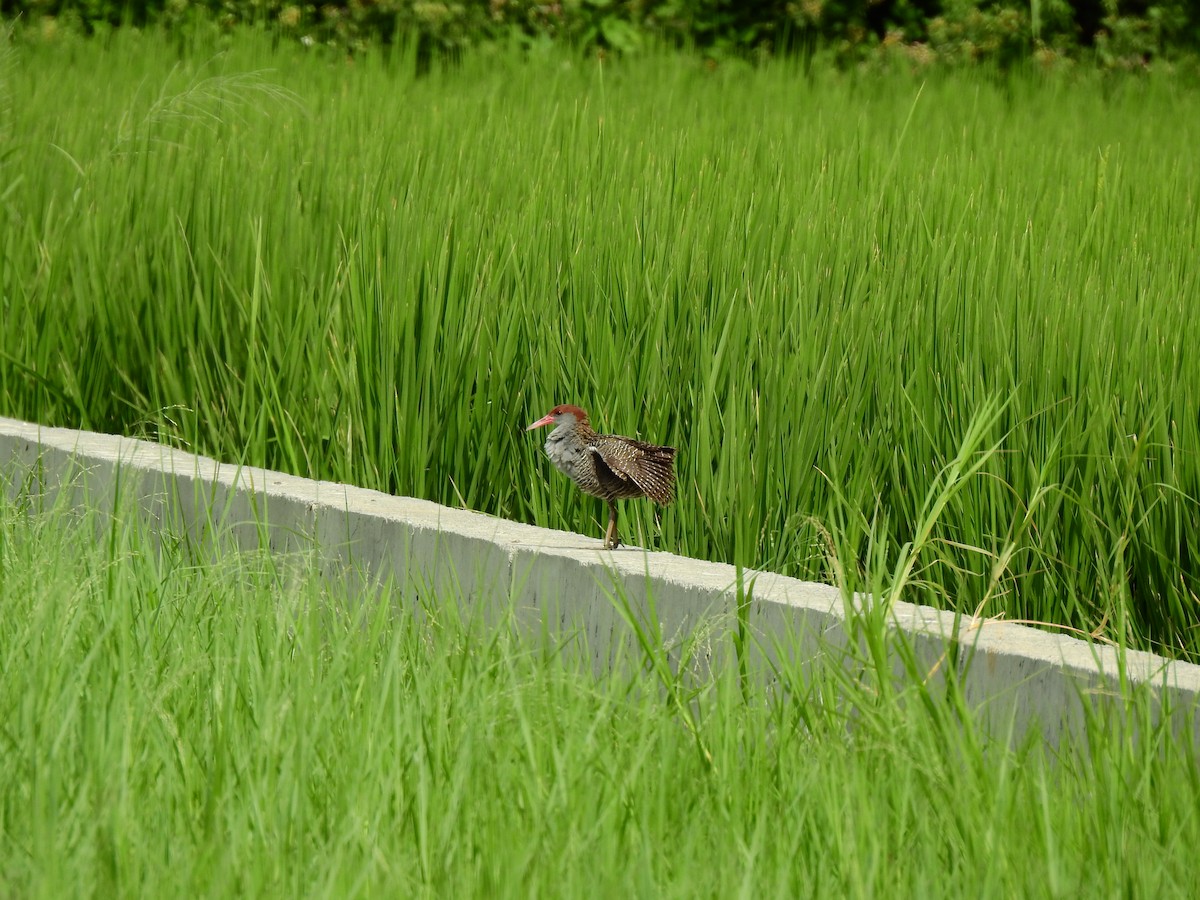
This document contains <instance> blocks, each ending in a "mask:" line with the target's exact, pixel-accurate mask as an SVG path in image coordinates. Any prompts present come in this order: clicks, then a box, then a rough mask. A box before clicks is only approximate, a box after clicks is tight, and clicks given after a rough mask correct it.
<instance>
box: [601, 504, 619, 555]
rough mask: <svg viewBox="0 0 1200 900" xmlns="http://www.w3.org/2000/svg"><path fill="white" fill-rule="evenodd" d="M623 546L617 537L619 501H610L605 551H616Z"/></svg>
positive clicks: (605, 534)
mask: <svg viewBox="0 0 1200 900" xmlns="http://www.w3.org/2000/svg"><path fill="white" fill-rule="evenodd" d="M620 546H621V541H620V539H619V538H618V537H617V501H616V500H609V501H608V531H606V532H605V533H604V549H605V550H616V549H617V548H618V547H620Z"/></svg>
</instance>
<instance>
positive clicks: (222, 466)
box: [0, 418, 1200, 745]
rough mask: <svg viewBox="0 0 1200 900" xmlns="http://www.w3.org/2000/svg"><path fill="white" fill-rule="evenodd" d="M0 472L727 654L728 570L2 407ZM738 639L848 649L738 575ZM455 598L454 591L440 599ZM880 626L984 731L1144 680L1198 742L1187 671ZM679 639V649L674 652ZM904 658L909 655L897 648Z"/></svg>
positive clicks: (679, 659) (1047, 636) (984, 633)
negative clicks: (31, 420)
mask: <svg viewBox="0 0 1200 900" xmlns="http://www.w3.org/2000/svg"><path fill="white" fill-rule="evenodd" d="M0 483H3V485H4V490H5V492H6V494H8V495H9V496H10V497H13V496H18V495H25V496H37V497H42V498H47V499H50V498H60V499H61V498H62V495H63V492H68V493H69V497H67V498H66V499H67V502H69V503H70V504H71V505H74V506H82V505H87V506H90V507H94V508H97V509H99V510H101V511H113V510H117V509H121V508H124V507H123V506H122V504H132V507H133V508H135V509H137V510H138V511H139V513H140V514H141V515H143V516H146V517H149V520H150V521H151V522H152V523H153V524H154V526H155V527H159V528H168V529H182V530H184V531H186V532H187V533H188V534H189V535H190V536H191V537H192V538H194V539H195V540H197V541H201V542H203V541H212V540H217V539H222V540H226V539H232V540H233V541H234V542H235V543H236V544H237V545H238V546H240V547H243V548H247V549H250V548H257V547H261V546H263V545H264V544H266V545H267V546H269V547H270V548H272V549H273V550H275V551H278V552H293V551H294V552H304V553H311V552H313V550H314V548H315V550H316V552H317V553H318V554H319V556H320V559H321V561H322V565H323V566H328V567H329V571H330V572H332V573H333V575H334V576H335V577H342V576H347V577H351V578H363V577H365V578H374V577H384V576H387V575H388V574H391V575H393V576H394V577H395V578H396V579H397V581H398V582H402V583H403V584H405V585H407V586H408V587H409V588H410V589H411V590H412V591H417V592H421V591H426V590H427V591H431V592H433V595H434V596H461V598H462V600H463V602H464V603H465V604H467V605H468V606H469V607H471V608H472V609H473V610H474V611H477V612H479V613H481V614H483V615H496V614H499V615H514V614H515V620H516V622H517V623H518V626H519V627H521V628H523V629H528V630H530V631H531V632H533V633H541V632H545V633H551V634H554V635H556V636H561V635H570V634H577V635H582V636H583V637H584V638H585V640H584V641H583V643H582V646H584V647H586V648H587V651H588V652H590V653H591V654H593V660H594V665H595V666H596V668H597V669H598V670H602V669H604V668H606V667H608V666H610V665H613V664H614V661H615V660H616V659H617V658H618V657H619V656H620V655H621V654H622V653H625V652H627V651H628V648H629V646H630V644H631V635H630V627H629V623H628V622H627V621H626V619H625V618H624V617H623V615H622V611H621V609H620V605H619V603H614V600H613V598H614V597H615V596H617V595H618V594H622V595H623V596H624V597H625V598H627V600H628V603H629V611H630V612H631V613H632V614H633V615H634V616H635V618H636V617H645V616H646V614H647V612H648V611H649V610H651V609H652V610H653V613H654V616H653V621H650V620H648V619H644V618H643V621H649V622H650V624H651V625H654V624H657V625H659V626H660V627H661V633H662V634H663V636H664V637H665V638H666V639H667V641H668V645H669V646H671V647H672V648H673V660H674V662H675V663H676V664H686V665H688V666H691V667H694V668H695V669H696V670H697V672H698V674H700V675H703V673H704V671H705V670H707V669H709V668H711V667H714V666H719V665H725V664H728V663H729V662H730V661H731V659H732V657H733V654H734V651H733V641H732V640H731V639H730V635H731V634H732V633H733V632H734V630H735V629H736V623H737V602H738V601H737V594H736V590H735V584H736V578H737V573H736V570H735V569H734V568H733V567H732V566H728V565H723V564H719V563H710V562H704V561H700V560H694V559H687V558H684V557H679V556H674V555H672V554H668V553H647V552H644V551H641V550H637V549H622V550H618V551H614V552H609V551H604V550H601V549H600V540H599V538H591V537H583V536H580V535H576V534H570V533H567V532H561V531H551V530H549V529H545V528H536V527H533V526H530V525H522V524H518V523H515V522H509V521H506V520H503V519H496V518H492V517H490V516H485V515H482V514H479V513H473V512H467V511H464V510H457V509H451V508H448V507H443V506H438V505H437V504H434V503H430V502H427V501H424V500H414V499H411V498H406V497H393V496H390V495H387V494H381V493H379V492H376V491H369V490H364V489H362V488H356V487H351V486H348V485H343V484H335V483H331V482H324V481H312V480H309V479H306V478H298V477H295V476H292V475H285V474H283V473H280V472H272V471H269V470H266V469H259V468H253V467H243V466H236V465H231V464H227V463H218V462H215V461H214V460H211V459H207V458H205V457H202V456H195V455H192V454H189V453H184V452H182V451H179V450H172V449H170V448H168V447H163V446H160V445H158V444H153V443H148V442H145V441H137V440H131V439H128V438H122V437H116V436H112V435H102V434H93V433H90V432H80V431H72V430H68V429H59V428H44V427H41V426H38V425H31V424H28V423H25V422H19V421H15V420H12V419H5V418H0ZM745 580H746V581H747V582H748V583H749V584H751V585H752V595H751V598H750V601H749V608H748V618H747V622H748V627H749V633H750V634H751V635H752V636H753V638H754V640H753V641H752V650H751V652H750V654H749V666H750V668H751V670H752V671H755V672H757V673H759V674H760V675H761V676H762V677H766V678H770V677H771V674H772V672H773V671H774V668H773V667H774V666H775V665H777V664H778V663H780V662H784V661H787V662H789V663H790V664H791V665H797V666H800V667H801V668H804V667H805V666H806V664H807V663H808V662H810V661H812V660H814V659H816V658H817V657H818V656H819V655H820V654H826V653H829V652H831V651H836V650H837V648H842V647H846V646H847V645H848V644H850V643H851V642H856V641H857V637H856V635H857V634H858V630H857V627H856V621H855V613H854V612H853V611H852V610H850V609H849V608H848V605H847V604H846V602H845V601H844V599H843V598H842V596H841V594H840V593H839V592H838V591H837V590H836V589H835V588H832V587H829V586H827V585H822V584H812V583H809V582H802V581H798V580H796V579H792V578H785V577H783V576H781V575H776V574H772V573H767V572H749V571H747V572H746V573H745ZM451 591H453V592H454V593H453V594H451V593H449V592H451ZM888 615H889V621H888V625H889V627H890V628H891V629H893V631H894V633H895V635H896V636H898V637H900V638H902V640H901V641H900V642H899V646H901V647H903V648H906V649H905V653H897V654H896V659H895V661H894V671H895V673H896V675H897V676H898V677H901V678H903V677H911V675H912V673H913V672H914V671H915V672H918V673H919V674H920V675H921V677H923V678H927V679H929V680H930V681H931V682H932V683H934V684H939V683H942V680H943V679H944V678H945V676H946V675H947V673H949V672H955V673H956V674H957V675H958V679H959V684H960V686H961V688H962V691H963V695H964V698H965V700H966V702H967V704H968V705H969V706H970V707H972V708H973V709H977V710H978V711H979V712H980V713H981V715H982V718H983V722H984V724H985V727H987V728H988V729H989V730H990V731H991V732H992V733H993V734H996V735H997V736H1001V737H1005V736H1007V737H1011V738H1012V739H1020V738H1021V737H1022V736H1024V735H1025V734H1026V733H1027V732H1028V731H1029V729H1031V728H1032V729H1038V730H1040V731H1041V732H1042V734H1043V735H1044V737H1045V739H1046V740H1047V741H1048V742H1050V743H1051V744H1055V745H1056V744H1057V743H1058V741H1059V740H1060V738H1061V737H1063V736H1064V735H1065V734H1068V733H1070V734H1074V735H1076V736H1082V735H1083V734H1084V732H1085V723H1086V712H1087V711H1086V706H1087V705H1088V704H1096V703H1104V702H1107V698H1111V697H1120V696H1121V692H1122V690H1125V689H1128V688H1130V687H1133V688H1138V689H1144V690H1147V691H1150V692H1151V693H1152V694H1153V695H1154V696H1155V697H1156V698H1157V699H1158V701H1159V704H1160V705H1159V707H1158V708H1159V710H1160V713H1161V714H1165V715H1169V716H1170V717H1172V719H1173V720H1174V723H1173V726H1174V727H1175V729H1176V730H1179V729H1187V730H1189V731H1190V732H1191V736H1192V738H1193V739H1194V740H1195V741H1196V742H1197V744H1198V745H1200V715H1195V713H1196V711H1197V710H1196V707H1197V703H1198V701H1200V666H1195V665H1191V664H1187V663H1180V662H1173V661H1170V660H1167V659H1164V658H1162V657H1159V656H1155V655H1153V654H1150V653H1143V652H1138V651H1123V652H1122V651H1118V650H1116V649H1114V648H1112V647H1108V646H1103V645H1098V644H1091V643H1088V642H1085V641H1081V640H1077V639H1074V638H1070V637H1066V636H1063V635H1060V634H1052V633H1047V632H1042V631H1038V630H1035V629H1032V628H1027V627H1023V626H1020V625H1013V624H1007V623H1003V622H995V621H986V620H978V619H972V618H970V617H966V616H960V617H956V616H955V615H954V614H952V613H946V612H942V611H939V610H936V609H932V608H930V607H923V606H913V605H911V604H905V603H901V604H898V605H897V606H896V608H895V609H893V610H892V611H891V612H890V613H889V614H888ZM685 646H686V647H687V649H688V650H689V651H690V653H689V654H688V655H687V656H686V658H685V654H684V648H685ZM905 655H907V660H908V661H907V663H906V662H905V659H904V658H903V657H904V656H905Z"/></svg>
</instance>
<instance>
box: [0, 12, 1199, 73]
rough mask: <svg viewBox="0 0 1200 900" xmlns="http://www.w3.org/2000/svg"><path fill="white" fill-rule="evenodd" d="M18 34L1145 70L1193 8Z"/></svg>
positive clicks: (356, 22)
mask: <svg viewBox="0 0 1200 900" xmlns="http://www.w3.org/2000/svg"><path fill="white" fill-rule="evenodd" d="M0 11H2V13H3V16H4V17H5V18H6V19H8V20H10V21H16V22H17V23H18V27H19V28H21V29H22V30H25V31H28V32H32V33H33V34H35V35H36V34H41V35H42V36H46V37H52V36H55V35H57V34H60V33H63V32H67V33H85V34H95V33H103V32H105V31H106V30H108V29H111V28H113V27H115V26H118V25H133V26H139V27H146V26H160V25H168V26H179V25H184V24H189V25H197V26H201V27H208V28H217V29H232V28H233V27H235V26H237V25H246V24H253V25H257V26H260V27H267V28H270V29H272V30H273V31H274V32H275V33H276V34H278V35H279V36H280V38H281V39H284V38H290V39H295V40H301V41H303V42H304V43H306V44H312V45H317V44H321V45H328V46H334V47H339V48H342V49H345V50H349V51H351V52H364V51H366V50H367V49H368V48H387V47H389V46H392V45H394V44H396V43H398V42H403V43H404V44H405V45H406V46H411V45H414V44H415V46H416V47H417V48H418V52H417V54H416V59H417V62H418V65H428V64H429V63H430V62H431V61H432V60H435V59H438V58H439V57H440V58H447V57H448V58H453V57H454V56H456V55H457V54H460V53H461V52H463V51H464V50H465V49H467V48H470V47H478V46H486V45H489V44H512V43H514V42H515V43H518V44H525V45H528V46H530V47H536V46H537V45H538V44H540V43H545V42H551V41H556V42H563V41H566V42H570V43H572V44H575V45H578V46H580V47H585V48H590V49H595V50H598V51H602V52H617V53H636V52H637V51H638V50H639V49H640V48H641V47H643V46H645V45H647V44H649V43H654V44H659V45H661V44H667V45H679V46H683V47H692V48H695V49H698V50H700V51H702V52H704V53H707V54H709V55H711V56H713V57H714V58H719V57H722V56H749V57H754V56H764V55H781V54H783V55H797V56H804V57H807V58H813V57H818V56H824V57H828V58H829V59H831V60H832V61H833V62H835V63H836V64H839V65H843V66H845V65H856V64H861V63H864V62H870V61H871V60H873V59H878V58H880V57H900V58H901V59H905V60H908V61H909V62H911V64H912V65H913V66H916V67H923V66H930V65H936V64H962V63H970V62H981V61H982V62H990V63H993V64H999V65H1001V66H1009V65H1012V64H1014V63H1017V62H1022V61H1029V60H1032V61H1034V62H1036V63H1038V64H1041V65H1055V64H1068V65H1069V64H1073V63H1075V62H1077V61H1087V62H1092V63H1095V64H1098V65H1099V66H1101V67H1103V68H1115V69H1138V68H1145V67H1150V66H1152V65H1158V64H1167V65H1170V64H1172V63H1174V62H1176V61H1178V60H1180V59H1191V60H1193V61H1194V59H1195V57H1196V55H1197V54H1198V53H1200V2H1197V0H562V2H542V0H459V2H434V0H328V2H326V0H319V2H305V0H299V2H297V0H33V2H20V0H0Z"/></svg>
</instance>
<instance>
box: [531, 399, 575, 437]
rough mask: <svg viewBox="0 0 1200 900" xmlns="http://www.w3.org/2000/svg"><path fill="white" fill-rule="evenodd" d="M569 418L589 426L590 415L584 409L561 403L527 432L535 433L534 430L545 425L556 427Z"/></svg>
mask: <svg viewBox="0 0 1200 900" xmlns="http://www.w3.org/2000/svg"><path fill="white" fill-rule="evenodd" d="M567 416H570V417H571V418H573V419H574V420H575V421H576V422H582V423H583V424H584V425H586V424H588V414H587V413H585V412H584V411H583V410H582V409H580V408H579V407H578V406H572V405H571V404H570V403H560V404H559V405H558V406H556V407H554V409H552V410H550V412H548V413H546V415H544V416H542V417H541V418H540V419H538V420H537V421H536V422H534V423H533V424H532V425H530V426H529V427H528V428H526V429H525V430H526V431H533V429H535V428H541V427H542V426H543V425H556V424H558V422H559V421H560V420H561V419H563V418H565V417H567Z"/></svg>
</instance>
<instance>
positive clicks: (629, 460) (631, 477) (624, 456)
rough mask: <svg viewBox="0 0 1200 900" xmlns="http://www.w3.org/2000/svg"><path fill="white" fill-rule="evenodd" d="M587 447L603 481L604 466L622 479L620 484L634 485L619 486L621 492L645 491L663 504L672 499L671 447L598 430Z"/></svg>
mask: <svg viewBox="0 0 1200 900" xmlns="http://www.w3.org/2000/svg"><path fill="white" fill-rule="evenodd" d="M588 449H589V450H591V451H592V453H594V454H595V456H596V461H597V466H596V470H597V473H598V474H601V481H602V482H603V481H604V480H605V479H604V474H602V470H604V469H607V470H608V471H609V472H611V473H612V475H613V476H614V477H616V478H618V479H620V481H621V482H624V483H625V484H624V485H621V487H626V485H627V486H628V488H636V490H634V491H631V490H628V488H626V489H625V490H621V491H620V492H619V495H620V496H638V495H639V494H645V495H646V496H647V497H649V498H650V499H651V500H653V501H654V502H655V503H660V504H662V505H664V506H665V505H666V504H668V503H670V502H671V501H672V500H674V499H675V469H674V463H675V452H676V451H675V448H674V447H659V446H657V445H655V444H647V443H646V442H645V441H638V440H634V439H633V438H624V437H614V436H611V435H605V434H601V435H597V436H596V439H595V441H594V442H593V443H592V444H591V445H590V446H589V447H588ZM601 464H602V465H601ZM614 487H615V485H614ZM616 493H618V492H617V491H614V494H616Z"/></svg>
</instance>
